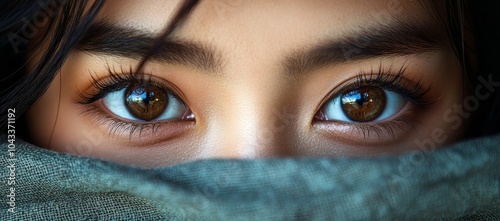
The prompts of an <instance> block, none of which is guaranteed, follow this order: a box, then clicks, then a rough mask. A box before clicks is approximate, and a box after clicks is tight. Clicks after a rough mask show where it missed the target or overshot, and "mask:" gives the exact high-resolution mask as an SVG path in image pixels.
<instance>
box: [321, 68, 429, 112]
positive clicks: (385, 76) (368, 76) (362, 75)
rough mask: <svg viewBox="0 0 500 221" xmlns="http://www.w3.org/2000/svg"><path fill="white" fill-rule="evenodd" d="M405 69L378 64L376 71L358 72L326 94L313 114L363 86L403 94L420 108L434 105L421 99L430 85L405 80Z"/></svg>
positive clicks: (418, 81)
mask: <svg viewBox="0 0 500 221" xmlns="http://www.w3.org/2000/svg"><path fill="white" fill-rule="evenodd" d="M406 68H407V65H406V64H405V65H402V66H401V67H400V68H399V69H395V68H394V67H393V66H390V67H389V68H387V69H384V65H382V64H380V66H379V68H378V69H373V68H372V69H371V70H370V71H368V72H365V71H360V72H359V73H358V74H357V75H356V77H355V78H350V79H349V80H347V81H345V82H343V83H341V84H339V85H338V86H336V87H335V88H333V89H332V90H331V91H330V92H329V93H328V95H327V96H325V97H324V98H323V99H322V100H321V102H320V105H319V106H318V107H317V108H316V110H315V112H314V113H318V112H319V111H320V109H321V108H322V107H323V106H324V105H325V104H326V102H328V101H329V100H331V99H333V98H335V97H337V96H339V95H341V94H343V93H345V92H347V91H349V90H353V89H355V88H356V87H359V86H364V85H371V86H380V87H381V88H383V89H386V90H390V91H394V92H397V93H403V94H401V95H402V96H403V97H404V98H405V99H408V100H409V101H410V102H411V103H413V104H415V105H416V106H417V107H420V108H422V107H425V106H428V105H431V104H433V103H435V102H436V100H434V101H425V99H424V98H423V97H424V96H425V95H426V94H427V93H428V92H429V91H430V90H431V88H432V85H427V87H425V86H424V83H422V82H421V80H417V81H414V82H412V81H409V80H407V77H406V74H405V72H406ZM394 70H396V71H394ZM403 84H404V85H403ZM408 87H411V88H408ZM423 88H425V89H423ZM405 93H406V94H405Z"/></svg>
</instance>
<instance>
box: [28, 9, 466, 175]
mask: <svg viewBox="0 0 500 221" xmlns="http://www.w3.org/2000/svg"><path fill="white" fill-rule="evenodd" d="M180 3H181V2H179V1H135V0H134V1H122V0H121V1H108V2H107V3H106V5H105V6H104V8H103V10H102V11H101V12H100V14H99V16H98V18H97V20H100V19H105V20H106V21H109V22H110V23H115V24H118V25H120V26H122V27H132V28H135V29H139V30H141V31H145V32H151V33H154V34H157V35H158V34H161V33H162V30H163V29H164V27H165V25H166V24H167V22H169V20H170V19H171V17H172V13H173V12H175V11H176V10H178V9H179V7H180ZM381 16H382V17H381ZM380 18H386V19H385V20H381V19H380ZM391 19H394V20H404V19H422V20H426V21H428V22H435V21H434V20H432V18H431V16H430V15H429V13H428V11H426V10H425V9H423V7H422V5H421V4H419V3H418V1H411V2H410V1H404V3H398V1H394V0H392V1H388V0H387V1H386V0H372V1H352V0H325V1H319V0H318V1H298V0H297V1H295V0H294V1H290V0H288V1H273V2H272V3H271V2H269V1H251V2H250V1H201V2H200V3H199V4H198V5H197V6H196V8H195V9H194V10H193V11H192V13H191V15H190V16H189V18H188V19H187V20H186V22H185V23H184V24H183V25H182V26H181V27H180V28H179V29H177V30H176V31H175V32H174V34H173V36H174V37H175V38H179V39H183V40H185V41H190V42H196V43H198V44H200V45H209V47H210V48H213V49H215V51H217V52H218V53H219V54H221V55H222V57H223V58H222V59H223V68H222V69H221V70H219V71H217V72H213V71H208V70H202V69H200V68H196V67H193V66H189V65H183V64H169V63H164V62H156V61H152V62H148V63H147V64H146V65H145V67H144V72H145V73H150V74H151V75H152V76H153V78H154V79H159V80H162V81H168V82H169V83H170V84H171V85H175V87H176V88H178V90H179V91H176V92H177V93H178V94H179V96H181V97H182V98H183V101H184V102H185V103H186V105H187V106H188V107H189V109H190V110H191V111H192V112H193V114H194V116H195V120H194V121H174V122H162V123H161V126H160V127H159V128H158V129H157V130H155V131H152V130H148V129H146V130H143V131H142V132H141V133H138V132H136V133H133V134H130V132H129V131H124V130H118V131H116V132H112V131H110V130H109V122H110V121H109V119H113V118H114V119H117V118H118V117H117V116H114V115H113V114H112V113H110V112H109V111H108V110H107V109H106V108H105V107H103V105H102V103H100V102H95V103H93V104H87V105H83V104H79V103H77V102H81V101H82V98H81V97H80V96H78V91H87V92H88V91H93V90H95V88H93V86H92V84H91V76H92V75H93V76H94V77H95V78H96V79H105V78H106V77H109V76H108V72H107V69H106V67H107V65H109V66H111V67H112V69H116V70H119V69H120V68H121V67H123V68H124V69H128V68H130V67H136V66H137V65H138V63H139V61H138V60H137V59H131V58H124V57H119V56H109V55H103V54H93V53H87V52H81V51H78V50H75V51H73V52H72V53H71V54H70V56H69V58H68V59H67V60H66V62H65V63H64V65H63V67H62V69H61V71H60V72H59V74H58V75H57V76H56V78H55V79H54V81H53V82H52V84H51V85H50V87H49V88H48V90H47V92H46V93H45V94H44V95H43V96H42V98H41V99H40V100H39V101H38V102H37V103H36V104H35V105H34V106H33V107H32V109H31V110H30V111H29V113H28V115H27V117H28V121H29V122H30V125H32V126H31V128H30V131H31V136H32V137H33V142H34V143H35V144H38V145H40V146H45V147H48V148H50V149H53V150H56V151H60V152H67V153H71V154H76V155H84V156H92V157H96V158H100V159H105V160H109V161H115V162H119V163H123V164H131V165H139V166H145V167H155V166H161V165H171V164H175V163H181V162H186V161H192V160H197V159H203V158H244V159H250V158H267V157H284V156H327V157H337V156H373V155H381V154H397V153H403V152H407V151H410V150H416V149H419V147H418V145H416V141H422V140H429V139H430V140H432V138H433V133H436V132H435V131H436V128H437V129H438V132H439V131H442V134H441V135H440V136H434V138H435V137H438V138H439V139H434V141H433V142H434V144H435V145H436V146H442V145H445V144H448V143H451V142H453V141H455V140H457V139H459V138H460V136H461V133H462V130H461V129H460V128H459V129H454V128H451V127H450V125H452V124H450V123H449V122H446V120H445V119H443V113H445V112H446V111H447V110H450V109H451V108H452V107H453V104H459V103H461V99H462V82H461V79H462V77H461V76H462V73H461V70H460V65H459V63H458V61H457V59H456V56H455V55H454V53H453V50H452V48H451V46H450V45H449V42H445V44H444V47H443V48H441V49H439V50H437V51H433V52H428V53H422V54H417V55H407V56H381V57H378V58H370V59H363V60H357V61H347V62H342V63H338V64H334V65H328V66H326V67H320V68H317V69H313V70H310V71H308V72H307V73H305V74H304V75H303V76H301V77H298V78H291V77H289V76H288V75H287V74H286V73H284V71H283V68H282V65H280V64H282V62H283V60H284V59H285V58H286V57H287V56H289V55H290V54H291V53H293V52H296V51H301V50H304V49H308V48H311V47H313V46H315V45H316V44H317V43H318V42H320V41H323V40H324V39H325V38H329V39H339V38H341V37H343V36H345V35H347V34H350V33H353V32H355V31H356V30H357V28H359V27H378V26H380V25H381V23H380V22H381V21H386V20H391ZM35 55H36V52H35ZM31 62H32V64H33V63H34V62H36V59H34V61H31ZM380 65H382V67H383V68H384V69H390V67H393V69H394V70H399V69H400V68H401V67H403V66H406V67H407V69H406V70H407V71H405V74H404V78H405V79H406V80H407V81H410V82H415V81H417V80H418V79H420V80H421V83H422V84H423V86H424V88H427V87H429V86H431V85H434V86H432V87H431V90H430V91H429V92H428V93H427V94H426V99H427V100H429V101H436V102H435V103H434V104H432V105H430V106H428V107H427V109H425V110H423V111H416V110H415V108H413V109H412V107H411V104H409V105H407V106H405V107H404V108H403V109H402V110H401V111H399V112H398V113H397V114H395V115H394V117H391V118H389V119H386V120H384V121H390V120H392V119H395V118H396V117H397V116H400V115H402V114H406V115H408V116H409V117H410V118H412V119H413V120H415V121H418V122H419V124H418V126H416V127H411V126H410V125H406V124H402V128H400V129H398V128H394V130H393V131H394V134H393V135H392V134H389V133H387V132H382V133H380V134H379V136H378V135H377V134H376V133H373V132H371V133H370V134H368V135H367V134H363V132H362V131H360V130H358V129H356V127H354V126H353V124H349V123H341V122H318V121H315V120H314V116H315V115H316V114H317V112H318V110H319V109H320V107H321V106H322V105H323V104H324V102H325V100H327V99H328V98H329V97H330V96H331V95H332V94H331V92H332V91H335V90H338V89H339V88H340V87H342V86H345V85H346V84H347V83H349V82H352V81H353V80H354V79H355V78H356V76H357V74H358V73H360V72H361V71H364V72H368V73H369V72H370V71H371V70H373V69H375V70H378V67H379V66H380ZM59 99H60V100H59ZM58 104H60V105H59V111H57V109H58ZM90 106H93V107H95V108H98V109H99V110H101V111H100V112H99V113H98V114H96V113H95V111H94V112H92V113H90V112H88V110H89V107H90ZM110 117H111V118H110ZM56 119H57V121H56ZM105 119H108V120H105ZM371 124H373V122H372V123H371ZM433 131H434V132H433ZM51 133H53V134H52V139H51Z"/></svg>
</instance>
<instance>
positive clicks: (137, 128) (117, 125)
mask: <svg viewBox="0 0 500 221" xmlns="http://www.w3.org/2000/svg"><path fill="white" fill-rule="evenodd" d="M85 108H86V110H84V111H83V112H82V115H87V116H89V117H90V118H91V119H93V123H95V124H96V125H108V129H107V130H108V134H109V135H110V136H111V135H115V134H122V133H125V132H128V133H129V139H132V137H133V136H134V135H137V136H141V134H142V133H143V132H145V130H151V133H152V134H154V133H155V132H156V131H157V130H159V129H160V127H161V126H162V124H163V123H168V122H127V121H122V120H119V119H116V118H114V117H112V116H110V115H108V114H106V113H104V112H103V111H102V110H101V109H100V108H98V107H96V106H94V105H90V106H89V105H86V106H85Z"/></svg>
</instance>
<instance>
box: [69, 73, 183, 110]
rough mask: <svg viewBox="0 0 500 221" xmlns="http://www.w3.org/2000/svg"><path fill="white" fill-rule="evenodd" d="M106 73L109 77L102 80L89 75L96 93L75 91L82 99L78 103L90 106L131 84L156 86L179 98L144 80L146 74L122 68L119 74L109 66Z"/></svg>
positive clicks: (156, 83)
mask: <svg viewBox="0 0 500 221" xmlns="http://www.w3.org/2000/svg"><path fill="white" fill-rule="evenodd" d="M107 71H108V75H109V77H108V78H106V79H104V80H97V79H96V77H94V75H91V84H92V86H93V87H94V88H95V89H97V92H96V93H88V92H81V91H77V93H78V95H79V96H80V97H81V98H82V101H81V102H78V103H80V104H91V103H93V102H95V101H98V100H100V99H102V98H104V97H106V95H107V94H109V93H111V92H115V91H119V90H121V89H123V88H126V87H128V86H129V85H131V84H136V83H137V84H139V83H144V84H148V85H153V86H157V87H159V88H162V89H164V90H165V91H167V92H168V93H169V94H170V95H172V96H174V97H176V98H179V97H178V96H177V95H176V94H175V93H173V92H172V89H171V88H170V87H168V86H166V85H164V84H162V83H160V82H157V81H154V80H152V79H151V78H145V76H148V74H143V73H139V74H135V72H134V71H133V70H132V69H130V70H128V71H125V70H123V68H121V69H120V72H116V71H115V70H113V69H111V67H109V66H108V67H107ZM149 76H151V75H149ZM181 100H182V99H181Z"/></svg>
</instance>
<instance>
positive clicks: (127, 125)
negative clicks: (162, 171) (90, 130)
mask: <svg viewBox="0 0 500 221" xmlns="http://www.w3.org/2000/svg"><path fill="white" fill-rule="evenodd" d="M81 105H83V104H81ZM80 115H81V116H82V117H84V119H85V122H88V123H87V125H86V126H87V127H96V128H101V130H102V131H106V132H107V133H106V135H108V139H116V140H120V141H126V144H129V145H135V146H145V145H152V144H157V143H160V142H165V141H168V140H171V139H174V138H176V137H179V136H182V135H184V134H186V133H187V132H188V131H189V130H190V129H192V128H193V126H194V125H195V122H194V121H158V122H133V121H128V120H126V119H124V120H122V119H118V118H116V117H113V116H111V115H110V114H109V113H106V111H104V110H103V109H101V108H100V107H98V106H96V105H94V104H88V105H84V107H83V109H82V112H81V114H80Z"/></svg>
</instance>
